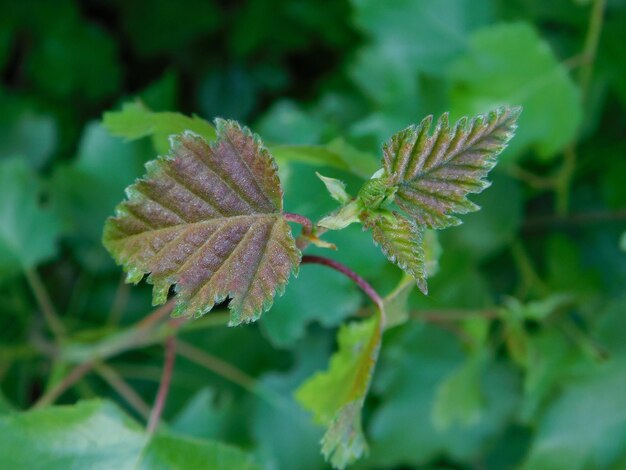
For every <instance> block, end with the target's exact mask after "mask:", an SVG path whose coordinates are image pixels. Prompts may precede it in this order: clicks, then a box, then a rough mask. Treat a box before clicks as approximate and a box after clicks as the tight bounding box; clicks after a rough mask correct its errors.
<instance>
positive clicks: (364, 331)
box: [296, 316, 382, 469]
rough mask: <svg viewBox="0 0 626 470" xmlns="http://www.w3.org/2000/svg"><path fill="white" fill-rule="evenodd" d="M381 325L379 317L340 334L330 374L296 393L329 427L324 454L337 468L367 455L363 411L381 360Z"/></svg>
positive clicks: (319, 375)
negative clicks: (377, 365) (377, 362)
mask: <svg viewBox="0 0 626 470" xmlns="http://www.w3.org/2000/svg"><path fill="white" fill-rule="evenodd" d="M381 328H382V325H381V321H380V317H379V316H376V317H373V318H370V319H368V320H364V321H362V322H359V323H351V324H349V325H345V326H343V327H342V328H341V329H340V330H339V336H338V343H339V351H337V352H336V353H335V354H334V355H333V357H332V358H331V360H330V367H329V369H328V370H327V371H324V372H318V373H317V374H315V375H314V376H313V377H311V378H310V379H309V380H308V381H307V382H305V383H304V384H303V385H302V386H301V387H300V388H299V389H298V390H297V392H296V398H297V400H298V401H299V402H300V403H301V404H302V406H304V407H305V408H306V409H308V410H309V411H311V412H312V413H313V414H314V419H315V421H317V422H318V423H320V424H324V425H327V426H328V430H327V431H326V434H325V435H324V438H323V439H322V453H323V454H324V456H325V457H326V459H330V462H331V463H332V464H333V466H334V467H335V468H341V469H342V468H345V467H346V465H348V464H349V463H351V462H353V461H355V460H356V459H358V458H360V457H361V456H362V455H364V454H365V453H367V450H368V447H367V442H366V441H365V437H364V436H363V430H362V428H361V409H362V407H363V402H364V400H365V395H366V393H367V390H368V389H369V385H370V381H371V378H372V373H373V371H374V367H375V365H376V361H377V359H378V351H379V349H380V341H381V334H382V331H381Z"/></svg>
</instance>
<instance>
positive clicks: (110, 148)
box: [51, 122, 150, 269]
mask: <svg viewBox="0 0 626 470" xmlns="http://www.w3.org/2000/svg"><path fill="white" fill-rule="evenodd" d="M149 147H150V146H149V145H148V144H147V143H143V144H142V143H139V142H133V143H132V144H125V143H123V142H121V141H120V140H119V139H117V138H115V137H113V136H111V135H110V134H109V133H108V132H107V131H106V130H105V129H104V128H103V127H102V126H101V125H100V124H99V123H96V122H92V123H89V124H87V125H86V126H85V128H84V130H83V133H82V136H81V139H80V142H79V145H78V152H77V153H78V154H77V156H76V159H75V160H74V161H72V162H71V163H69V164H64V165H58V166H56V167H55V169H54V173H53V175H52V180H51V187H52V191H53V202H54V204H53V205H54V209H55V211H56V212H57V213H58V214H59V216H60V218H61V219H62V220H63V222H64V225H65V226H66V230H67V232H68V235H69V236H68V238H69V239H70V240H71V243H70V244H69V248H70V249H71V250H72V251H73V252H74V253H75V255H76V259H77V260H78V261H79V262H80V263H81V264H82V265H84V266H89V267H91V268H92V269H98V268H100V267H101V266H103V265H105V266H106V265H108V264H110V265H111V266H113V263H112V262H111V259H110V257H109V256H108V254H107V253H106V251H105V250H104V248H103V247H102V243H101V238H102V226H103V225H104V222H105V220H106V218H107V217H108V216H109V214H110V213H111V211H112V210H113V208H114V207H115V205H116V204H117V203H118V202H119V198H120V194H121V193H122V191H124V188H125V187H126V186H128V185H129V184H131V183H132V182H133V181H134V180H135V179H136V178H139V177H140V176H141V174H142V173H143V172H144V164H145V162H146V159H147V156H148V155H149V152H148V151H149ZM105 263H107V264H105Z"/></svg>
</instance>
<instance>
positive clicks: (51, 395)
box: [32, 362, 93, 409]
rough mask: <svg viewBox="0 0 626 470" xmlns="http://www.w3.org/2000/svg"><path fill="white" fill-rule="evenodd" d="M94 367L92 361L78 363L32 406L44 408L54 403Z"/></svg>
mask: <svg viewBox="0 0 626 470" xmlns="http://www.w3.org/2000/svg"><path fill="white" fill-rule="evenodd" d="M92 367H93V364H92V363H91V362H85V363H84V364H79V365H77V366H76V367H75V368H74V369H72V371H71V372H70V373H69V374H67V375H66V376H65V377H64V378H63V380H61V381H60V382H59V383H57V384H56V385H55V386H54V387H52V388H51V389H50V390H48V391H47V392H46V393H44V394H43V395H42V396H41V397H39V400H37V401H36V402H35V404H34V405H33V407H32V408H33V409H37V408H43V407H44V406H48V405H51V404H53V403H54V402H55V401H56V400H57V399H58V398H59V397H60V396H61V395H63V393H65V391H66V390H67V389H69V388H70V387H71V386H72V385H74V384H75V383H76V382H78V381H79V380H80V379H82V378H83V377H84V375H85V374H86V373H87V372H89V371H90V370H91V369H92Z"/></svg>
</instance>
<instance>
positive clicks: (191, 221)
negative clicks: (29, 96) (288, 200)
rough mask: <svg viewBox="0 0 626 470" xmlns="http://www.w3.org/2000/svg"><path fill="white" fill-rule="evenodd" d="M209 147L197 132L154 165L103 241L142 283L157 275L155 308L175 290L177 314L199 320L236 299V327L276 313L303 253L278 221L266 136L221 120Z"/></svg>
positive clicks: (277, 191) (278, 195)
mask: <svg viewBox="0 0 626 470" xmlns="http://www.w3.org/2000/svg"><path fill="white" fill-rule="evenodd" d="M216 125H217V132H218V140H217V142H216V143H214V144H213V145H212V146H209V145H208V144H207V142H206V141H205V140H204V139H202V138H201V137H199V136H197V135H194V134H192V133H188V132H187V133H184V134H181V135H178V136H176V137H174V138H173V140H172V151H171V153H170V155H169V156H167V157H161V158H159V159H158V160H156V161H153V162H151V163H149V164H148V165H147V169H148V175H147V177H146V178H144V179H142V180H139V181H138V182H137V183H135V184H134V185H132V186H130V187H129V189H128V190H127V194H128V200H127V201H125V202H123V203H122V204H120V205H119V206H118V208H117V211H116V214H117V215H116V216H115V217H113V218H110V219H108V220H107V223H106V225H105V228H104V238H103V241H104V245H105V247H106V248H107V250H109V252H110V253H111V254H112V255H113V257H114V258H115V260H116V262H117V263H119V264H123V265H124V268H125V270H126V271H127V272H128V277H127V281H128V282H134V283H137V282H139V281H140V280H141V278H142V276H143V275H144V274H148V273H150V276H149V277H148V282H150V283H152V284H154V291H153V303H154V304H155V305H159V304H162V303H164V302H165V301H166V300H167V294H168V291H169V288H170V286H171V285H173V284H176V293H177V304H176V309H175V311H174V314H175V315H185V316H199V315H203V314H204V313H206V312H208V311H209V310H211V308H212V307H213V306H214V305H215V304H216V303H219V302H221V301H223V300H225V299H226V297H230V298H231V302H230V305H229V308H230V310H231V319H230V324H231V325H237V324H239V323H242V322H251V321H254V320H256V319H257V318H259V316H260V315H261V313H262V312H263V311H266V310H268V309H269V308H270V306H271V304H272V298H273V297H274V295H275V293H277V292H281V291H282V290H283V289H284V286H285V284H286V283H287V280H288V278H289V275H290V273H291V272H292V271H293V272H297V268H298V264H299V260H300V252H299V251H298V249H297V248H296V246H295V242H294V240H293V237H292V236H291V232H290V229H289V225H288V224H287V222H286V221H285V219H284V218H283V216H282V215H281V210H282V190H281V187H280V181H279V179H278V174H277V168H276V165H275V163H274V161H273V159H272V157H271V155H270V154H269V153H268V152H267V150H265V148H264V147H263V146H262V144H261V142H260V140H259V139H258V138H257V137H256V136H254V135H253V134H251V133H250V131H249V130H247V129H245V128H243V129H242V128H241V127H240V126H239V125H238V124H237V123H235V122H234V121H222V120H217V121H216Z"/></svg>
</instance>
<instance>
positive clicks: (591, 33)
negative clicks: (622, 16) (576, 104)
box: [555, 0, 606, 216]
mask: <svg viewBox="0 0 626 470" xmlns="http://www.w3.org/2000/svg"><path fill="white" fill-rule="evenodd" d="M605 7H606V0H593V5H592V7H591V16H590V18H589V28H588V29H587V36H586V37H585V44H584V46H583V51H582V56H583V58H584V59H585V62H584V64H583V65H582V67H581V68H580V75H579V85H580V95H581V102H582V104H583V106H585V105H586V104H587V99H588V95H589V87H590V85H591V78H592V76H593V66H594V64H595V60H596V53H597V51H598V44H599V43H600V36H601V34H602V26H603V23H604V10H605ZM563 158H564V160H563V165H562V167H561V170H560V172H559V174H558V175H557V179H556V187H555V191H556V213H557V214H558V215H560V216H565V215H567V212H568V211H569V193H570V187H571V185H572V180H573V178H574V172H575V170H576V160H577V155H576V142H575V141H574V142H572V143H571V144H569V145H568V146H567V147H566V148H565V151H564V152H563Z"/></svg>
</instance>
